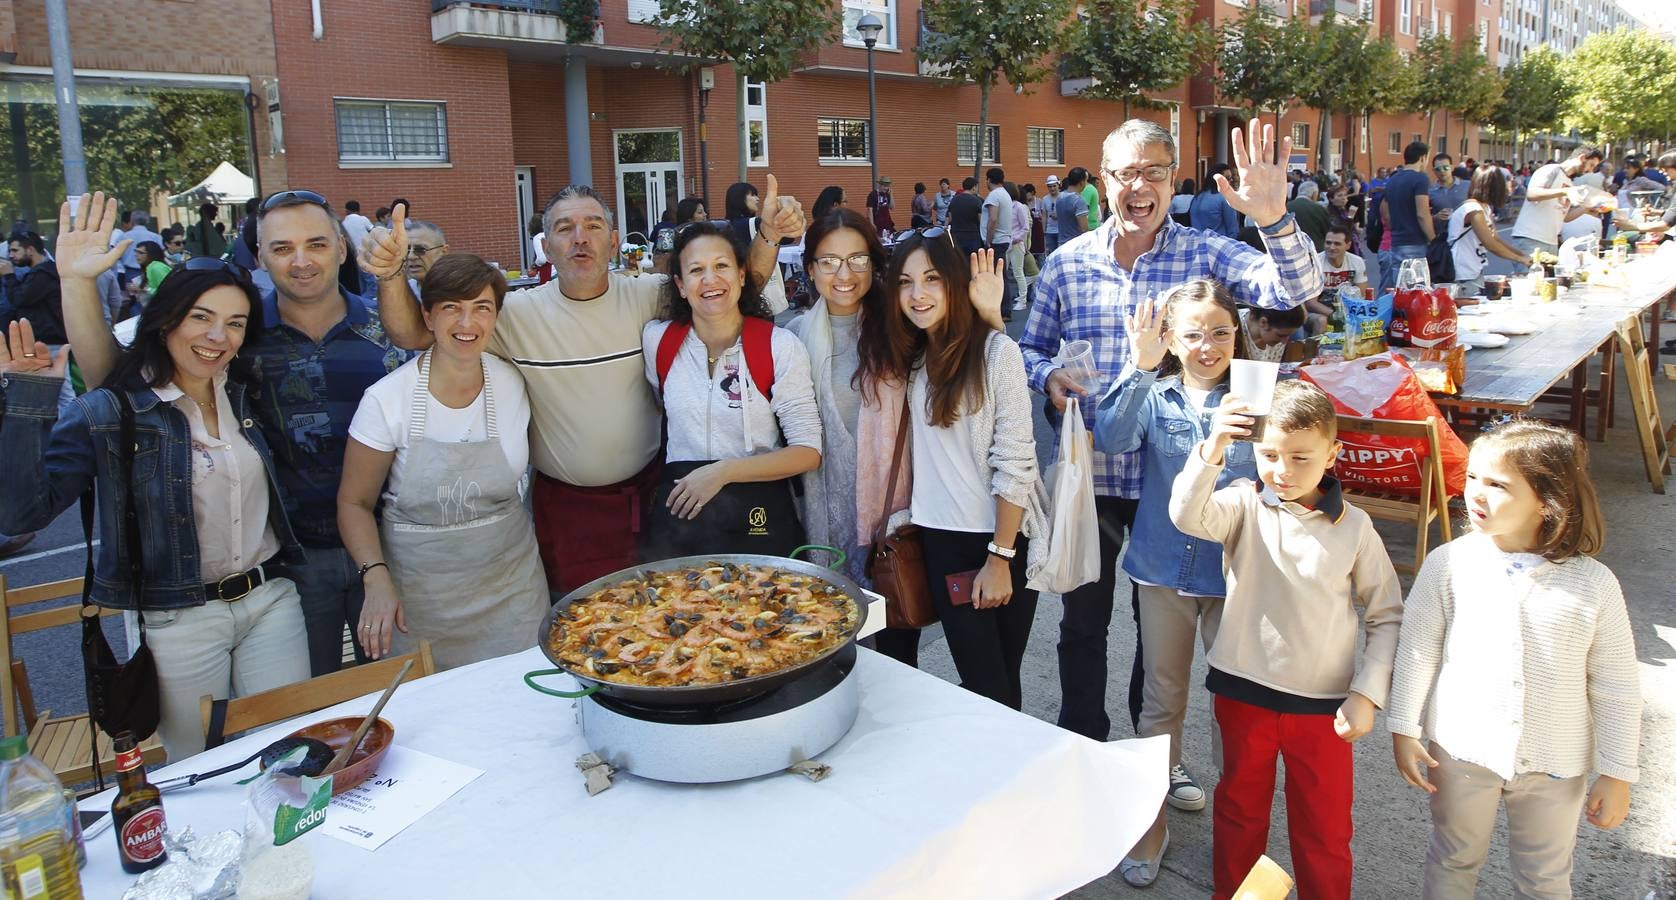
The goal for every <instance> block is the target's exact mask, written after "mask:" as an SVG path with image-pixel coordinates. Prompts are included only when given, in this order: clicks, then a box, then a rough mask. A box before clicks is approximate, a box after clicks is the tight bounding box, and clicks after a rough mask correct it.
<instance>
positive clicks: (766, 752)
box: [577, 644, 860, 784]
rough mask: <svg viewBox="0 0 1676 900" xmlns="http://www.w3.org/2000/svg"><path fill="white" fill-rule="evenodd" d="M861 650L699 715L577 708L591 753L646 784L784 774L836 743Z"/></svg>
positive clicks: (588, 704)
mask: <svg viewBox="0 0 1676 900" xmlns="http://www.w3.org/2000/svg"><path fill="white" fill-rule="evenodd" d="M855 662H856V650H855V645H854V644H851V645H850V646H848V647H846V648H844V649H843V650H840V651H839V652H838V653H836V654H834V655H833V657H832V659H831V660H830V661H829V662H828V664H826V665H822V666H819V667H817V668H815V669H814V670H812V671H810V672H808V673H807V674H806V675H804V676H803V677H801V678H798V679H797V680H795V681H791V682H788V683H786V684H784V685H781V686H780V687H779V688H777V689H775V690H773V691H770V692H768V693H766V694H761V695H758V696H755V697H749V698H746V699H743V700H735V701H729V702H726V703H720V704H710V705H705V706H698V707H658V706H646V705H643V704H636V703H628V702H625V701H623V700H619V699H614V698H611V697H607V696H605V695H603V694H595V695H594V696H592V697H588V698H585V699H583V700H581V701H579V702H578V705H577V721H578V723H579V724H580V725H581V727H582V735H583V737H584V738H585V739H586V740H587V742H588V746H589V747H590V748H591V749H592V750H593V751H594V753H596V754H598V756H599V757H600V758H601V759H603V760H605V761H606V762H608V763H610V764H611V765H612V766H613V767H615V768H618V769H622V770H626V771H628V772H632V773H634V774H635V775H639V776H641V777H642V778H651V779H655V780H658V781H675V782H684V783H691V784H699V783H708V782H718V781H736V780H739V779H742V778H754V777H756V776H758V775H766V774H769V773H772V772H779V771H781V770H783V769H785V768H787V767H788V766H791V765H793V764H795V763H799V762H802V761H804V760H806V759H810V758H812V757H814V756H816V755H817V754H820V753H822V752H824V751H825V750H826V749H827V748H829V747H831V746H832V745H833V744H835V743H837V742H838V740H839V739H840V738H842V737H843V736H844V735H845V734H846V733H848V731H849V730H850V727H851V726H852V725H854V724H855V718H856V713H857V711H858V709H859V704H860V697H859V689H858V687H857V684H856V682H857V679H856V677H855V675H854V672H855Z"/></svg>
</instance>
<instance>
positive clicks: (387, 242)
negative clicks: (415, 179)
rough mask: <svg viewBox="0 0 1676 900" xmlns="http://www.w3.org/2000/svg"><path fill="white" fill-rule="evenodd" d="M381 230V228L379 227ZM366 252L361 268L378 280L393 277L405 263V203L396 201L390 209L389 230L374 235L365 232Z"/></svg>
mask: <svg viewBox="0 0 1676 900" xmlns="http://www.w3.org/2000/svg"><path fill="white" fill-rule="evenodd" d="M380 230H382V229H380ZM365 249H366V251H367V252H366V253H365V254H364V255H363V256H362V258H361V268H363V269H366V270H367V271H368V272H371V273H372V274H373V275H375V276H377V277H378V279H379V280H380V281H383V280H385V279H388V278H393V277H395V276H396V275H397V274H398V273H400V272H401V271H402V269H403V267H405V266H406V265H407V204H406V203H398V204H396V208H395V209H393V210H391V211H390V230H389V231H388V232H385V233H383V234H379V235H377V236H376V239H375V237H374V234H373V233H368V234H367V239H366V243H365Z"/></svg>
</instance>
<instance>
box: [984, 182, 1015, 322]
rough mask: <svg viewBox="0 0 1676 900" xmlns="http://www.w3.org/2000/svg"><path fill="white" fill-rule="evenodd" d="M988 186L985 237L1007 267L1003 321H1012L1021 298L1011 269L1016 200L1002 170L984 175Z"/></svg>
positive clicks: (1004, 269) (1003, 298)
mask: <svg viewBox="0 0 1676 900" xmlns="http://www.w3.org/2000/svg"><path fill="white" fill-rule="evenodd" d="M984 178H985V181H986V182H987V183H988V191H989V193H987V194H985V195H984V198H983V220H982V222H983V224H982V226H981V228H982V235H983V244H984V246H985V247H992V248H994V250H995V258H996V259H998V260H1000V261H1001V262H1002V265H1003V269H1002V272H1001V278H1002V280H1003V281H1004V283H1005V284H1006V292H1005V294H1004V295H1003V296H1002V298H1001V314H1002V318H1003V319H1009V320H1010V319H1011V318H1012V315H1013V314H1012V309H1013V301H1014V300H1015V299H1016V298H1017V294H1018V289H1017V288H1016V287H1015V286H1014V285H1013V275H1012V272H1011V270H1010V267H1009V266H1008V265H1007V262H1006V261H1007V251H1008V250H1009V249H1011V248H1012V245H1013V238H1012V232H1013V196H1012V195H1011V194H1009V193H1007V187H1006V182H1007V173H1006V172H1004V171H1002V169H1001V167H1000V166H994V167H991V168H990V170H989V171H988V172H986V173H985V174H984Z"/></svg>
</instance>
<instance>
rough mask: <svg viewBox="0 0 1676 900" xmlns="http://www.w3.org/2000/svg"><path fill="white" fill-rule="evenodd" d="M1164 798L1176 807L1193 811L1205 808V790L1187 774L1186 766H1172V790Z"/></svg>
mask: <svg viewBox="0 0 1676 900" xmlns="http://www.w3.org/2000/svg"><path fill="white" fill-rule="evenodd" d="M1164 799H1165V800H1166V801H1167V802H1168V803H1169V804H1170V805H1171V806H1173V807H1175V808H1176V809H1182V810H1187V811H1188V812H1193V811H1195V810H1200V809H1204V808H1205V790H1204V788H1201V787H1199V783H1198V782H1197V781H1194V780H1193V776H1192V775H1189V774H1187V768H1186V767H1185V766H1172V767H1171V768H1170V792H1169V793H1168V794H1165V795H1164Z"/></svg>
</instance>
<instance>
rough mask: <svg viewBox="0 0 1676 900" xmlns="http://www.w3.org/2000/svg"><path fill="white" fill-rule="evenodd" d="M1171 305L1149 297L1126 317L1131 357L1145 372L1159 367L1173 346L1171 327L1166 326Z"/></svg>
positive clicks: (1124, 319)
mask: <svg viewBox="0 0 1676 900" xmlns="http://www.w3.org/2000/svg"><path fill="white" fill-rule="evenodd" d="M1168 309H1169V302H1168V301H1165V300H1157V299H1153V298H1150V297H1149V298H1147V299H1146V300H1143V301H1141V303H1140V305H1139V306H1137V307H1136V308H1135V311H1134V312H1133V313H1131V314H1126V315H1125V316H1124V317H1123V326H1124V331H1125V332H1126V333H1127V334H1128V336H1129V360H1130V362H1132V363H1134V365H1135V368H1137V369H1139V370H1141V371H1142V372H1151V371H1153V370H1154V369H1157V368H1158V364H1159V363H1161V362H1163V361H1164V354H1165V353H1166V352H1168V350H1169V346H1170V330H1169V329H1168V328H1165V327H1164V314H1165V312H1166V311H1168Z"/></svg>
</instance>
